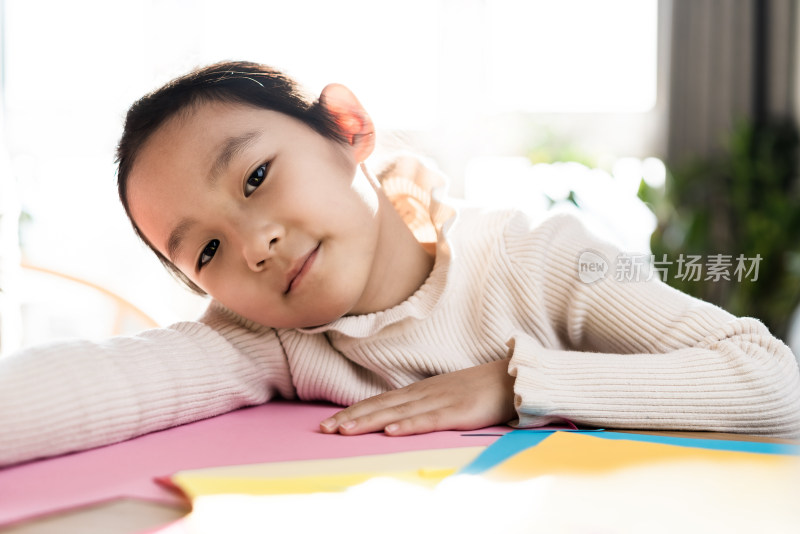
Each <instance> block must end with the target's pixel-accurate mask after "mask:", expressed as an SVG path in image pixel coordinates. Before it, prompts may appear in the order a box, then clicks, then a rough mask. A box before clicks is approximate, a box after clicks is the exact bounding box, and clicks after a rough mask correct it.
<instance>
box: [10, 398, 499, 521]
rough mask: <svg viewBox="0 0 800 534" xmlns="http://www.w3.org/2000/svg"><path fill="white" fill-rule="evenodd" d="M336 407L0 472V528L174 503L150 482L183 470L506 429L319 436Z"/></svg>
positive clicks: (235, 415) (280, 404)
mask: <svg viewBox="0 0 800 534" xmlns="http://www.w3.org/2000/svg"><path fill="white" fill-rule="evenodd" d="M340 409H341V408H340V407H337V406H333V405H330V404H318V403H316V404H315V403H299V402H287V401H275V402H271V403H268V404H264V405H261V406H255V407H252V408H245V409H242V410H237V411H235V412H231V413H228V414H225V415H221V416H218V417H213V418H211V419H206V420H204V421H198V422H195V423H190V424H187V425H183V426H180V427H175V428H171V429H168V430H163V431H161V432H154V433H152V434H148V435H146V436H141V437H138V438H135V439H132V440H130V441H125V442H122V443H117V444H114V445H109V446H106V447H100V448H97V449H93V450H90V451H83V452H78V453H73V454H68V455H65V456H60V457H56V458H49V459H45V460H39V461H36V462H31V463H27V464H22V465H18V466H12V467H9V468H5V469H0V526H4V525H7V524H9V523H13V522H17V521H21V520H23V519H27V518H31V517H35V516H38V515H43V514H47V513H52V512H56V511H61V510H65V509H70V508H75V507H79V506H85V505H88V504H93V503H97V502H101V501H106V500H109V499H114V498H118V497H134V498H141V499H146V500H152V501H158V502H164V503H170V504H174V503H178V502H180V499H181V498H180V497H179V496H178V495H177V494H175V493H172V492H170V491H168V490H167V489H165V488H163V487H161V486H160V485H158V484H157V483H156V482H155V481H154V479H155V478H156V477H161V476H166V475H170V474H172V473H174V472H176V471H180V470H184V469H199V468H204V467H213V466H222V465H237V464H249V463H259V462H279V461H290V460H311V459H315V458H343V457H347V456H357V455H362V454H385V453H392V452H402V451H412V450H424V449H441V448H449V447H472V446H481V445H489V444H491V443H492V442H494V441H495V440H496V439H497V437H498V435H502V434H503V433H505V432H507V431H508V430H510V429H509V428H508V427H492V428H491V429H488V430H480V431H475V432H460V431H447V432H434V433H431V434H423V435H419V436H407V437H389V436H386V435H384V434H378V433H376V434H367V435H363V436H341V435H338V434H333V435H331V434H323V433H321V432H320V431H319V422H320V421H322V420H323V419H325V418H327V417H329V416H331V415H333V414H334V413H336V412H337V411H338V410H340ZM471 434H472V435H471ZM492 434H493V435H492Z"/></svg>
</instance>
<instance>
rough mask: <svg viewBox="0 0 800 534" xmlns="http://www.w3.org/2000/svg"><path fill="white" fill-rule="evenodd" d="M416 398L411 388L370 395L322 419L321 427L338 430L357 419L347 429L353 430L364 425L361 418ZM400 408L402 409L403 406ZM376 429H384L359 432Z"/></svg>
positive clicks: (329, 431) (327, 430)
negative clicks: (360, 420)
mask: <svg viewBox="0 0 800 534" xmlns="http://www.w3.org/2000/svg"><path fill="white" fill-rule="evenodd" d="M414 400H417V396H416V395H415V394H414V393H413V391H410V390H409V388H402V389H396V390H392V391H387V392H386V393H382V394H380V395H376V396H374V397H370V398H369V399H365V400H363V401H361V402H357V403H356V404H353V405H352V406H350V407H348V408H345V409H344V410H342V411H340V412H337V413H336V414H334V415H333V416H332V417H329V418H328V419H326V420H324V421H322V423H320V429H321V430H322V431H323V432H327V433H334V432H338V431H340V430H341V429H342V426H343V425H345V424H346V423H348V422H351V421H356V424H355V425H348V428H346V429H345V430H352V429H353V428H354V426H358V427H359V428H361V427H362V426H363V425H362V424H360V422H359V421H358V420H359V419H361V418H363V417H365V416H369V415H371V414H376V413H379V412H382V411H385V410H392V409H398V408H397V407H398V406H401V405H403V404H406V403H408V402H410V401H414ZM399 409H400V410H402V408H399ZM375 430H382V428H380V429H377V428H376V429H374V430H362V431H361V432H359V433H363V432H374V431H375Z"/></svg>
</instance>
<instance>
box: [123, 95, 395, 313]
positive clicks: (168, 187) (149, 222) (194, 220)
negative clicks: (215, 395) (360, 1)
mask: <svg viewBox="0 0 800 534" xmlns="http://www.w3.org/2000/svg"><path fill="white" fill-rule="evenodd" d="M359 159H360V158H359V157H358V154H357V150H356V149H355V148H354V147H353V146H351V145H346V144H342V143H337V142H336V141H333V140H329V139H327V138H325V137H323V136H321V135H319V134H318V133H316V132H315V131H314V130H313V129H311V128H310V127H308V126H306V125H305V124H304V123H302V122H301V121H298V120H296V119H294V118H292V117H289V116H287V115H284V114H281V113H278V112H275V111H270V110H265V109H259V108H254V107H249V106H244V105H236V104H224V103H205V104H200V105H198V106H196V107H195V108H193V109H192V110H191V111H189V112H187V113H185V114H180V115H179V116H176V117H173V118H172V119H170V120H169V121H168V122H166V123H165V124H164V125H163V126H161V127H160V128H159V129H158V130H157V131H156V132H155V133H154V134H153V135H152V137H151V138H150V139H149V140H148V141H147V142H146V144H145V145H144V147H143V148H142V150H141V152H140V154H139V155H138V157H137V159H136V162H135V164H134V167H133V170H132V172H131V174H130V177H129V181H128V201H129V206H130V211H131V215H132V217H133V219H134V221H135V223H136V224H137V225H138V227H139V228H140V229H141V231H142V232H143V233H144V235H145V236H146V237H147V239H148V240H149V241H150V242H151V243H152V244H153V245H154V246H155V248H156V249H158V250H159V251H160V252H161V253H162V254H164V255H165V256H166V257H167V258H170V259H171V260H172V261H173V263H174V264H175V265H176V266H177V267H178V268H179V269H180V270H181V271H182V272H183V273H184V274H186V276H188V277H189V279H191V280H192V281H193V282H194V283H195V284H197V285H198V286H199V287H201V288H202V289H203V290H205V291H206V292H207V293H208V294H210V295H211V296H213V297H214V298H216V299H217V300H219V301H220V302H222V304H224V305H225V306H226V307H228V308H229V309H231V310H233V311H235V312H236V313H238V314H240V315H242V316H243V317H246V318H248V319H251V320H253V321H256V322H257V323H260V324H263V325H267V326H272V327H278V328H282V327H288V328H297V327H311V326H317V325H321V324H325V323H328V322H330V321H332V320H335V319H338V318H339V317H341V316H343V315H347V314H354V313H367V312H371V311H377V310H373V309H370V302H369V298H368V297H367V296H366V295H367V294H369V293H370V291H366V293H365V290H367V288H369V287H372V284H373V283H374V281H373V280H371V276H372V272H373V264H374V262H375V257H376V249H377V244H378V234H379V226H380V225H379V221H378V218H377V207H378V198H377V193H376V191H375V189H374V188H373V187H372V185H371V184H370V182H369V180H368V179H367V178H366V177H365V176H364V175H363V173H362V172H361V170H360V168H359V165H358V163H359V161H358V160H359Z"/></svg>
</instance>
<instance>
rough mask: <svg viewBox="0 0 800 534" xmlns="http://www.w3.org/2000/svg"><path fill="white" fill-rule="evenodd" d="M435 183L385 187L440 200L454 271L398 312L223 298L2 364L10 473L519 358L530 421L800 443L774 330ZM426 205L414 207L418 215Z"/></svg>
mask: <svg viewBox="0 0 800 534" xmlns="http://www.w3.org/2000/svg"><path fill="white" fill-rule="evenodd" d="M426 180H427V178H426V179H420V178H419V177H417V184H416V185H415V184H410V185H409V183H408V182H406V183H405V184H404V185H403V184H401V185H398V183H399V182H398V183H395V184H394V185H393V184H392V183H386V182H385V183H384V187H385V188H386V189H387V191H388V192H390V194H391V196H392V198H394V199H395V200H396V202H395V204H396V206H397V207H398V208H399V209H401V211H402V206H403V205H405V207H406V208H408V207H409V206H411V207H412V208H413V206H419V205H422V204H427V205H429V206H430V215H431V219H432V221H433V223H434V225H433V226H430V227H428V228H426V227H425V224H419V225H417V227H416V228H415V230H416V231H417V233H418V234H424V233H425V232H426V231H428V232H430V231H434V228H435V232H436V234H435V235H436V236H437V245H436V263H435V266H434V269H433V271H432V273H431V275H430V276H429V278H428V280H427V281H426V282H425V283H424V284H423V286H422V287H420V288H419V290H418V291H417V292H416V293H415V294H414V295H412V296H411V297H410V298H409V299H408V300H406V301H405V302H403V303H401V304H399V305H397V306H396V307H394V308H391V309H389V310H386V311H382V312H378V313H373V314H369V315H363V316H353V317H344V318H341V319H339V320H337V321H335V322H333V323H331V324H328V325H325V326H323V327H320V328H316V329H307V330H275V329H272V328H267V327H264V326H260V325H256V324H254V323H252V322H250V321H247V320H244V319H242V318H240V317H238V316H236V315H234V314H233V313H232V312H230V311H228V310H226V309H224V308H223V307H222V306H221V305H219V304H218V303H216V302H212V303H211V304H210V306H209V308H208V311H207V312H206V313H205V314H204V315H203V316H202V317H201V318H200V319H199V321H197V322H183V323H178V324H174V325H172V326H170V327H167V328H162V329H155V330H149V331H145V332H142V333H140V334H139V335H135V336H130V337H116V338H111V339H107V340H104V341H100V342H91V341H87V340H76V341H67V342H60V343H55V344H50V345H45V346H36V347H31V348H28V349H25V350H22V351H20V352H18V353H16V354H13V355H11V356H9V357H7V358H4V359H2V360H0V465H5V464H10V463H15V462H20V461H24V460H28V459H32V458H37V457H42V456H50V455H55V454H59V453H64V452H68V451H75V450H80V449H86V448H90V447H95V446H98V445H103V444H108V443H112V442H116V441H121V440H125V439H129V438H132V437H134V436H137V435H141V434H144V433H147V432H152V431H155V430H158V429H163V428H167V427H171V426H174V425H179V424H182V423H187V422H190V421H195V420H198V419H202V418H206V417H211V416H214V415H218V414H222V413H225V412H228V411H231V410H234V409H236V408H238V407H241V406H245V405H253V404H260V403H263V402H266V401H268V400H269V399H271V398H275V397H278V396H280V397H283V398H288V399H294V398H298V399H302V400H319V399H324V400H329V401H332V402H335V403H338V404H342V405H348V404H351V403H353V402H356V401H358V400H361V399H364V398H367V397H370V396H372V395H376V394H378V393H381V392H383V391H387V390H389V389H392V388H398V387H402V386H405V385H408V384H411V383H412V382H415V381H418V380H421V379H423V378H425V377H429V376H432V375H437V374H441V373H447V372H451V371H456V370H458V369H463V368H466V367H470V366H475V365H478V364H482V363H486V362H489V361H492V360H497V359H502V358H506V357H508V356H510V357H511V360H510V364H509V372H510V373H511V374H512V375H513V376H515V377H516V382H515V393H516V401H515V402H516V409H517V412H518V416H519V421H518V422H515V423H514V424H518V425H519V426H522V427H528V426H536V425H541V424H544V423H546V422H548V421H551V420H553V419H557V418H561V417H565V418H568V419H570V420H572V421H575V422H576V423H579V424H586V425H598V426H603V427H606V428H637V429H685V430H714V431H725V432H745V433H753V434H772V435H778V436H800V372H798V365H797V361H796V360H795V357H794V355H793V354H792V352H791V351H790V350H789V348H788V347H787V346H786V345H784V344H783V343H782V342H780V341H779V340H778V339H776V338H775V337H773V336H772V335H771V334H770V333H769V331H768V330H767V329H766V328H765V327H764V326H763V325H762V324H761V323H760V322H758V321H757V320H755V319H749V318H736V317H733V316H732V315H730V314H728V313H727V312H725V311H723V310H722V309H720V308H718V307H715V306H712V305H710V304H707V303H704V302H701V301H698V300H696V299H693V298H691V297H689V296H687V295H685V294H683V293H680V292H678V291H675V290H673V289H671V288H670V287H668V286H666V285H665V284H663V283H662V282H660V281H659V280H658V278H657V277H653V279H651V280H650V281H643V280H642V281H639V282H636V281H632V282H619V281H617V280H616V279H615V278H616V277H614V276H611V275H610V274H611V273H613V271H611V273H609V276H606V277H605V278H604V279H602V280H599V281H597V282H594V283H591V284H587V283H584V282H582V281H581V279H580V277H579V276H578V258H579V256H580V255H581V253H582V252H584V251H586V250H591V251H593V252H594V253H596V254H600V255H602V256H604V257H605V258H608V259H612V258H615V257H616V256H617V253H618V252H617V250H616V249H614V247H612V246H611V245H609V244H608V243H605V242H602V241H599V240H598V239H596V238H595V237H593V236H592V235H591V234H590V233H589V232H587V230H586V229H585V228H584V226H583V225H582V224H581V222H580V221H579V220H578V219H576V218H574V217H572V216H566V215H559V216H553V217H550V218H548V219H545V220H544V221H543V222H540V223H537V222H534V221H533V220H532V219H531V218H529V217H528V216H526V215H523V214H521V213H519V212H490V211H482V210H480V209H477V208H470V207H464V208H461V209H459V210H458V213H457V214H456V212H455V211H454V208H452V207H451V206H450V205H448V204H445V203H442V202H438V201H436V200H430V194H429V192H430V190H429V189H428V185H429V184H428V185H425V182H426ZM409 203H410V204H409Z"/></svg>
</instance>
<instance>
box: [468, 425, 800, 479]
mask: <svg viewBox="0 0 800 534" xmlns="http://www.w3.org/2000/svg"><path fill="white" fill-rule="evenodd" d="M535 430H537V429H531V430H528V429H524V430H514V431H512V432H508V433H506V434H505V435H504V436H502V437H500V438H499V439H498V440H497V441H495V442H494V443H493V444H492V445H490V446H489V447H487V448H486V450H485V451H483V452H482V453H481V454H480V455H479V456H478V457H477V458H476V459H475V461H474V462H472V463H471V464H469V465H468V466H466V467H464V469H462V470H461V471H460V472H461V473H462V474H478V473H482V472H483V471H486V470H487V469H490V468H491V467H493V466H495V465H497V464H499V463H500V462H502V461H504V460H506V459H508V458H509V457H511V456H513V455H515V454H517V453H518V452H520V451H523V450H525V449H527V448H530V447H534V446H536V445H537V444H539V443H540V442H541V441H542V440H544V439H545V438H547V437H548V436H549V435H550V433H552V432H549V433H543V432H541V431H535ZM576 433H577V434H579V435H581V434H585V435H593V436H595V437H598V438H603V439H623V440H632V441H643V442H648V443H662V444H667V445H679V446H683V447H696V448H702V449H712V450H728V451H740V452H755V453H763V454H798V453H799V452H800V449H799V448H798V446H797V445H789V444H785V443H766V442H758V441H740V440H721V439H700V438H683V437H675V436H665V435H651V434H636V433H625V432H607V431H603V432H600V431H587V430H582V431H579V432H576Z"/></svg>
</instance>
